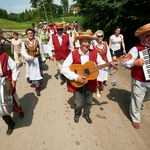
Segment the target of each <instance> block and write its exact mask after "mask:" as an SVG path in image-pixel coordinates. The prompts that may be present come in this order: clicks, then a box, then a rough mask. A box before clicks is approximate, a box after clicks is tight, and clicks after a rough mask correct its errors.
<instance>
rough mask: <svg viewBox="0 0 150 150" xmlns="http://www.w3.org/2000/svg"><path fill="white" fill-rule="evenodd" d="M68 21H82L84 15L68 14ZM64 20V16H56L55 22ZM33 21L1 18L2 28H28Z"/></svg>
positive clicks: (0, 24)
mask: <svg viewBox="0 0 150 150" xmlns="http://www.w3.org/2000/svg"><path fill="white" fill-rule="evenodd" d="M64 19H65V21H66V22H70V21H77V22H78V23H81V22H82V17H79V16H68V17H64ZM56 21H59V22H61V21H62V17H59V18H55V19H54V22H56ZM32 23H33V22H32V21H28V22H15V21H10V20H6V19H1V18H0V29H13V30H26V29H27V28H29V27H31V24H32ZM34 23H35V25H36V27H37V22H34Z"/></svg>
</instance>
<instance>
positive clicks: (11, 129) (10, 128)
mask: <svg viewBox="0 0 150 150" xmlns="http://www.w3.org/2000/svg"><path fill="white" fill-rule="evenodd" d="M14 126H15V122H14V121H13V122H12V124H10V125H8V129H7V131H6V134H7V135H11V134H12V132H13V130H14Z"/></svg>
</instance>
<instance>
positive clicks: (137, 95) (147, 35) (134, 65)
mask: <svg viewBox="0 0 150 150" xmlns="http://www.w3.org/2000/svg"><path fill="white" fill-rule="evenodd" d="M135 36H136V37H138V38H139V39H140V42H139V43H138V44H137V45H135V46H134V47H133V48H131V49H130V51H129V52H128V53H129V54H131V55H132V59H131V60H129V61H127V62H124V63H122V65H123V66H125V67H128V68H131V77H132V79H131V97H130V98H131V103H130V107H129V113H130V116H131V123H132V125H133V127H134V128H136V129H138V128H140V122H141V115H140V110H141V108H142V104H143V101H144V99H149V98H150V80H146V78H145V76H144V71H143V68H142V67H143V65H144V64H146V62H144V59H142V58H140V54H139V52H141V51H144V50H147V52H148V53H149V60H150V23H148V24H146V25H144V26H142V27H140V28H138V29H137V30H136V31H135Z"/></svg>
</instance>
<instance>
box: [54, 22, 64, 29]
mask: <svg viewBox="0 0 150 150" xmlns="http://www.w3.org/2000/svg"><path fill="white" fill-rule="evenodd" d="M54 25H55V27H56V29H63V28H64V23H63V22H55V23H54Z"/></svg>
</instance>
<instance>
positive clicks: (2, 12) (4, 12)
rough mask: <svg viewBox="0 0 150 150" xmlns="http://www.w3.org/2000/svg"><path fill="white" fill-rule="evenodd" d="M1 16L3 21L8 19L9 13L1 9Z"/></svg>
mask: <svg viewBox="0 0 150 150" xmlns="http://www.w3.org/2000/svg"><path fill="white" fill-rule="evenodd" d="M0 16H1V18H3V19H7V17H8V14H7V11H6V10H4V9H0Z"/></svg>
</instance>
